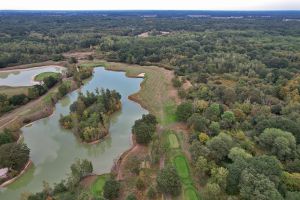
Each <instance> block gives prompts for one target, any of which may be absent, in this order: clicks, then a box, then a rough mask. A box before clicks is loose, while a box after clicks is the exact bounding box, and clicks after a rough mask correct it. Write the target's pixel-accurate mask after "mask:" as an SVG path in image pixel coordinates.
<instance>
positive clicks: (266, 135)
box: [259, 128, 296, 160]
mask: <svg viewBox="0 0 300 200" xmlns="http://www.w3.org/2000/svg"><path fill="white" fill-rule="evenodd" d="M259 144H260V145H261V146H262V147H264V148H266V149H267V150H269V151H271V153H272V154H273V155H276V156H277V157H278V158H279V159H280V160H290V159H293V158H294V157H295V153H296V152H295V151H296V139H295V137H294V136H293V134H292V133H290V132H287V131H282V130H280V129H276V128H267V129H265V130H264V132H263V133H262V134H261V135H260V136H259Z"/></svg>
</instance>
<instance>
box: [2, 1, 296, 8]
mask: <svg viewBox="0 0 300 200" xmlns="http://www.w3.org/2000/svg"><path fill="white" fill-rule="evenodd" d="M0 10H300V0H0Z"/></svg>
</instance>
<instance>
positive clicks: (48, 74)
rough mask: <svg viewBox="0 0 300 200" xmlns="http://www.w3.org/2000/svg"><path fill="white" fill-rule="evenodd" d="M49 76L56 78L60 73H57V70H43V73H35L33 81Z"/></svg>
mask: <svg viewBox="0 0 300 200" xmlns="http://www.w3.org/2000/svg"><path fill="white" fill-rule="evenodd" d="M49 76H53V77H55V78H58V77H59V76H60V73H57V72H43V73H40V74H38V75H36V76H35V77H34V80H35V81H43V80H44V78H46V77H49Z"/></svg>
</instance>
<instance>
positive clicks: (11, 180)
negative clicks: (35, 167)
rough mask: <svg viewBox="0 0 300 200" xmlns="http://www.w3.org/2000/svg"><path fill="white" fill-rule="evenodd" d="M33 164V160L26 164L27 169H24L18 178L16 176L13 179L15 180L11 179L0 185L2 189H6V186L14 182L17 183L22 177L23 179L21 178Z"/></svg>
mask: <svg viewBox="0 0 300 200" xmlns="http://www.w3.org/2000/svg"><path fill="white" fill-rule="evenodd" d="M32 164H33V162H32V161H31V160H29V161H28V162H27V163H26V165H25V167H24V168H23V169H22V171H21V172H20V173H19V174H18V175H17V176H15V177H13V178H11V179H9V180H7V181H5V182H4V183H2V184H1V185H0V188H4V187H6V186H8V185H10V184H12V183H13V182H15V181H16V180H17V179H18V178H20V177H21V176H22V175H23V174H24V173H25V172H26V171H27V170H28V169H29V167H30V166H31V165H32Z"/></svg>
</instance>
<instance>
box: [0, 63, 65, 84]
mask: <svg viewBox="0 0 300 200" xmlns="http://www.w3.org/2000/svg"><path fill="white" fill-rule="evenodd" d="M64 70H65V68H64V67H59V66H44V67H33V68H28V69H18V70H9V71H3V72H0V86H11V87H17V86H31V85H35V84H38V83H39V82H36V81H34V77H35V76H36V75H38V74H40V73H43V72H57V73H61V72H62V71H64Z"/></svg>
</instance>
